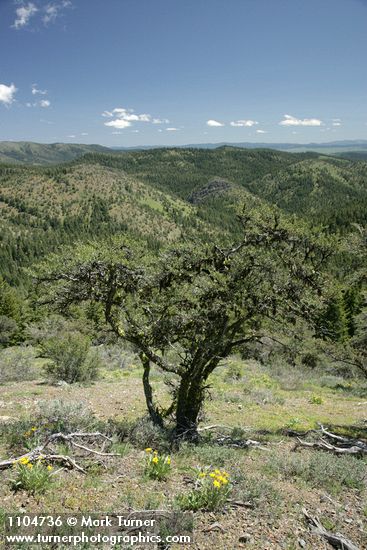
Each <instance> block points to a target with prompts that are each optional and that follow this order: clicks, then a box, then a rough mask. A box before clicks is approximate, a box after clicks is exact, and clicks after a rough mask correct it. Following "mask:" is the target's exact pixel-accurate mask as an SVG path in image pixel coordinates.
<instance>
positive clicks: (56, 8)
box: [42, 0, 72, 25]
mask: <svg viewBox="0 0 367 550" xmlns="http://www.w3.org/2000/svg"><path fill="white" fill-rule="evenodd" d="M71 5H72V4H71V2H70V1H69V0H63V1H62V2H60V3H57V2H53V3H51V4H47V6H46V7H45V9H44V16H43V17H42V21H43V22H44V24H45V25H48V24H49V23H54V22H55V21H56V19H57V18H58V17H59V15H60V13H61V12H62V11H63V10H64V9H65V8H70V7H71Z"/></svg>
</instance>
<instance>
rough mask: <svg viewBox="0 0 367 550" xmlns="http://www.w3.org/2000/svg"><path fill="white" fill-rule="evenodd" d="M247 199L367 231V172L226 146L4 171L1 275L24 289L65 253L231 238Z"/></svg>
mask: <svg viewBox="0 0 367 550" xmlns="http://www.w3.org/2000/svg"><path fill="white" fill-rule="evenodd" d="M50 147H51V146H50ZM36 161H37V158H36V157H35V164H36V163H37V162H36ZM249 200H252V201H253V200H255V201H256V203H257V204H258V207H259V208H261V205H262V201H263V200H265V201H266V202H269V203H273V204H276V205H278V206H279V207H280V208H282V209H284V210H285V211H287V212H289V213H293V214H295V215H298V216H302V217H304V218H306V219H308V220H311V221H312V222H313V223H314V224H318V225H324V226H325V225H326V226H329V227H330V230H332V231H340V232H345V231H348V229H349V227H350V224H351V223H353V222H357V223H365V222H366V213H367V163H366V162H361V161H351V160H346V159H335V158H332V157H328V156H324V155H319V154H317V153H303V154H294V153H293V154H290V153H284V152H280V151H272V150H265V149H261V150H245V149H239V148H233V147H221V148H219V149H215V150H208V149H203V150H200V149H181V148H174V149H154V150H147V151H135V152H122V153H113V154H109V153H107V154H105V153H102V154H101V153H96V152H94V153H90V154H86V155H84V156H83V157H81V158H78V159H76V160H74V161H72V162H70V163H69V164H61V165H57V166H44V167H41V166H18V165H15V164H12V165H11V164H0V275H3V276H4V277H5V278H6V279H7V280H8V281H9V282H10V283H11V284H13V285H19V284H27V276H26V275H25V272H24V270H23V268H24V267H27V266H30V265H32V263H34V262H37V261H39V260H40V259H41V258H43V257H44V256H46V255H47V254H48V253H50V252H52V251H55V250H58V249H59V247H60V246H61V245H64V244H71V243H74V242H75V241H77V240H84V241H85V240H88V239H98V238H100V237H106V236H110V235H115V234H118V233H124V234H128V235H130V236H132V237H134V238H136V239H144V240H145V241H146V242H147V243H148V245H149V247H150V248H151V249H155V250H158V249H159V248H160V247H162V246H164V245H165V244H166V243H167V242H172V241H177V240H179V239H182V238H194V239H199V240H201V241H205V242H214V241H218V240H219V239H222V240H227V241H228V240H231V239H235V238H236V237H238V234H239V225H238V222H237V218H236V212H237V211H238V209H239V208H240V207H241V205H242V204H243V203H244V202H246V201H249Z"/></svg>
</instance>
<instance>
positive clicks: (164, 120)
mask: <svg viewBox="0 0 367 550" xmlns="http://www.w3.org/2000/svg"><path fill="white" fill-rule="evenodd" d="M152 123H153V124H169V120H168V118H153V120H152Z"/></svg>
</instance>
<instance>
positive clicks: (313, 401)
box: [310, 395, 322, 405]
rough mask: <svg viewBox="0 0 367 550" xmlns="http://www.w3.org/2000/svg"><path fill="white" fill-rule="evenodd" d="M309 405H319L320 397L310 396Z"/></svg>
mask: <svg viewBox="0 0 367 550" xmlns="http://www.w3.org/2000/svg"><path fill="white" fill-rule="evenodd" d="M310 403H311V404H312V405H321V404H322V397H321V395H311V397H310Z"/></svg>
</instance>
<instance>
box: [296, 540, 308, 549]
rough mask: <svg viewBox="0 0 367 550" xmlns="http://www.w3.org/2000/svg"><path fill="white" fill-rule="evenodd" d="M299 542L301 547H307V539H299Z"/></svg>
mask: <svg viewBox="0 0 367 550" xmlns="http://www.w3.org/2000/svg"><path fill="white" fill-rule="evenodd" d="M298 544H299V545H300V547H301V548H306V541H305V540H303V539H298Z"/></svg>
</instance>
